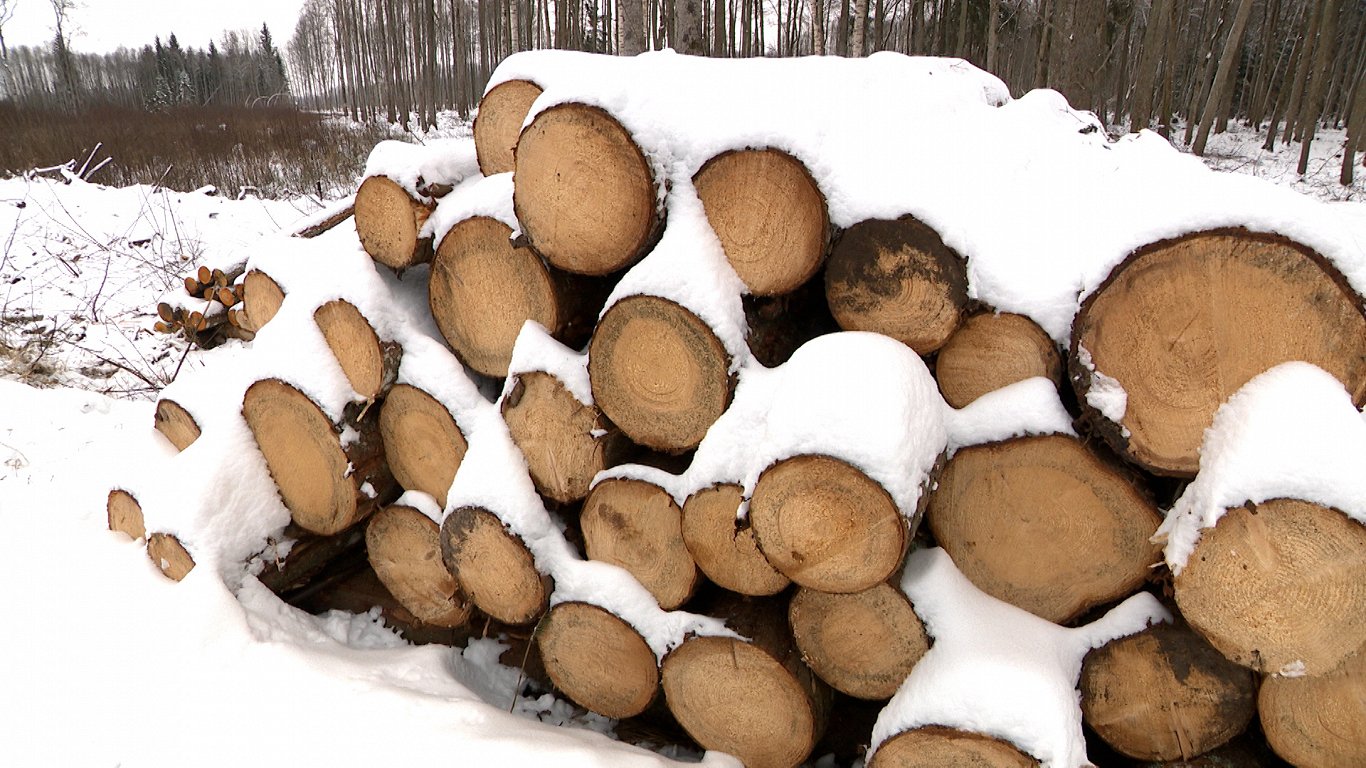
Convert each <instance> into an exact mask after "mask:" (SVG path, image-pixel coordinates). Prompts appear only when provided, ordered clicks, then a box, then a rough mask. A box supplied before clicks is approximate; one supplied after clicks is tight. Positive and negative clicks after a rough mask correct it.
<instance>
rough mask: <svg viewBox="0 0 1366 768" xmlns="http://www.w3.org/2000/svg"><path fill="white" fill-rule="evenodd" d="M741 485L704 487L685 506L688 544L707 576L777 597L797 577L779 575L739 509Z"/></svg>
mask: <svg viewBox="0 0 1366 768" xmlns="http://www.w3.org/2000/svg"><path fill="white" fill-rule="evenodd" d="M742 500H743V497H742V489H741V488H740V486H738V485H733V484H730V483H726V484H722V485H715V486H712V487H711V488H704V489H702V490H700V491H698V492H697V493H694V494H693V495H692V496H689V497H688V500H687V501H686V502H684V504H683V543H684V544H685V545H686V546H687V547H688V552H690V553H692V557H693V561H694V562H696V563H697V567H698V569H699V570H701V571H702V573H704V574H706V576H707V578H709V579H711V580H712V581H713V582H715V583H716V584H718V585H719V586H721V587H724V588H726V589H728V590H730V591H732V592H736V593H739V594H742V595H752V596H756V597H757V596H765V595H776V594H778V593H779V592H781V591H783V590H784V589H786V588H787V585H788V584H791V583H792V580H791V579H789V578H787V577H786V576H784V575H783V574H781V573H779V572H778V570H777V569H775V568H774V567H773V566H772V565H771V564H769V562H768V560H767V559H766V558H765V557H764V554H763V553H762V552H760V551H759V545H758V543H757V542H756V541H755V540H754V529H753V528H752V527H751V526H750V525H749V524H748V523H744V524H742V523H741V522H740V521H739V520H738V519H737V518H736V512H737V511H738V510H739V508H740V502H741V501H742Z"/></svg>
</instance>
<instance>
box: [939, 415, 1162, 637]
mask: <svg viewBox="0 0 1366 768" xmlns="http://www.w3.org/2000/svg"><path fill="white" fill-rule="evenodd" d="M926 522H927V523H928V524H929V526H930V531H931V532H932V533H933V534H934V537H935V540H936V541H937V542H939V545H940V546H942V547H943V548H944V549H945V550H947V551H948V552H949V555H950V556H952V557H953V561H954V563H955V564H957V566H958V568H959V570H961V571H962V572H963V575H965V576H967V577H968V579H970V580H971V581H972V583H973V584H975V585H976V586H977V587H978V588H979V589H981V590H982V591H983V592H986V593H987V594H989V595H992V596H993V597H996V598H997V599H1000V600H1004V601H1006V602H1008V603H1011V604H1012V605H1015V606H1018V607H1020V608H1023V609H1025V610H1026V611H1029V612H1030V613H1033V614H1035V615H1036V616H1041V617H1043V618H1045V619H1048V620H1049V621H1053V622H1057V623H1064V622H1067V621H1069V620H1071V619H1073V618H1076V617H1077V616H1079V615H1080V614H1082V613H1083V612H1085V611H1087V610H1088V609H1090V608H1093V607H1096V606H1098V605H1101V604H1103V603H1107V602H1110V601H1112V600H1117V599H1119V598H1121V597H1124V596H1125V595H1128V594H1130V593H1132V592H1133V591H1134V590H1136V589H1137V588H1138V587H1139V586H1140V585H1141V584H1142V583H1143V581H1144V579H1145V578H1146V577H1147V575H1148V573H1149V571H1150V569H1151V567H1152V566H1153V565H1154V564H1156V563H1157V562H1158V561H1159V560H1160V559H1161V556H1160V553H1159V550H1158V547H1157V545H1156V544H1153V543H1152V542H1151V541H1150V540H1149V537H1151V536H1152V534H1153V532H1154V531H1156V530H1157V527H1158V525H1159V524H1160V523H1161V516H1160V515H1159V514H1158V511H1157V509H1156V507H1154V506H1153V504H1152V502H1151V501H1149V500H1148V499H1147V498H1145V497H1144V496H1143V494H1141V493H1140V492H1139V491H1138V490H1137V489H1136V487H1135V484H1134V482H1133V480H1132V479H1131V478H1130V477H1129V475H1128V473H1127V472H1126V471H1125V469H1124V468H1123V467H1121V466H1120V465H1119V464H1118V463H1117V462H1111V461H1107V460H1104V459H1102V458H1101V457H1100V456H1098V455H1097V454H1095V453H1093V452H1091V451H1090V450H1088V449H1087V448H1086V447H1085V446H1084V445H1083V444H1082V443H1081V442H1080V441H1079V440H1077V439H1076V438H1074V437H1070V436H1065V435H1049V436H1042V437H1027V438H1020V439H1015V440H1007V441H1005V442H1001V443H991V444H987V445H980V446H973V447H970V448H964V449H962V450H960V451H958V453H956V454H955V455H954V457H953V458H952V459H950V460H949V463H948V465H947V466H946V467H945V469H944V473H943V475H942V476H941V477H940V478H939V486H938V488H936V489H935V490H934V491H933V492H932V493H931V495H930V499H929V509H928V511H927V512H926Z"/></svg>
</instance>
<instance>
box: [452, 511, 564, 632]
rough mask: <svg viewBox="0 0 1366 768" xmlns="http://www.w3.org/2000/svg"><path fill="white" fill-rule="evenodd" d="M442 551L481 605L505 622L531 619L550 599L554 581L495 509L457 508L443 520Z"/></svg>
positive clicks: (464, 587) (548, 603) (480, 606)
mask: <svg viewBox="0 0 1366 768" xmlns="http://www.w3.org/2000/svg"><path fill="white" fill-rule="evenodd" d="M441 557H442V559H443V560H444V561H445V563H446V568H447V569H449V570H450V572H451V574H452V575H454V576H455V580H456V582H457V583H459V584H460V586H461V587H462V588H463V589H464V590H465V594H466V595H468V596H469V599H470V601H471V602H473V603H474V605H475V606H476V607H478V608H479V610H481V611H483V612H484V613H486V614H488V615H489V616H492V617H493V618H495V619H497V620H498V621H501V622H503V623H505V624H530V623H532V622H534V621H536V620H537V619H539V618H540V617H541V615H542V614H544V613H545V611H546V608H547V607H549V605H550V593H551V592H552V591H553V588H554V587H553V583H552V581H551V579H550V577H549V576H548V575H545V574H543V573H541V571H540V570H538V569H537V567H536V558H535V556H534V555H533V554H532V553H531V550H529V549H527V545H526V543H525V542H523V541H522V539H521V538H520V537H518V536H517V534H515V533H513V532H512V531H510V530H508V529H507V527H506V526H504V525H503V522H502V520H500V519H499V518H498V516H497V515H495V514H494V513H492V512H490V511H488V510H487V509H481V508H479V507H475V506H464V507H459V508H456V509H454V510H452V511H450V512H448V513H447V514H446V517H445V519H444V520H442V522H441Z"/></svg>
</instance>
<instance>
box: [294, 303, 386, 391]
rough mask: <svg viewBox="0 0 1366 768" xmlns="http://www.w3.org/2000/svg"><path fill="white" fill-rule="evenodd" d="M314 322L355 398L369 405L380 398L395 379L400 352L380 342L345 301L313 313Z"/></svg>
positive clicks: (369, 326) (357, 312) (353, 307)
mask: <svg viewBox="0 0 1366 768" xmlns="http://www.w3.org/2000/svg"><path fill="white" fill-rule="evenodd" d="M313 322H314V323H317V325H318V330H319V331H321V332H322V335H323V338H324V339H325V340H326V341H327V346H328V348H329V349H331V350H332V356H333V357H335V358H337V364H338V365H340V366H341V369H342V373H343V374H345V375H346V380H347V381H348V382H350V384H351V388H352V389H353V390H355V391H356V394H358V395H360V396H361V397H362V398H363V399H365V400H366V401H369V402H374V401H376V400H378V399H380V398H381V397H383V396H384V393H385V392H387V391H388V390H389V388H390V387H391V386H393V384H394V380H395V379H396V378H397V377H398V366H399V360H400V359H402V357H403V348H402V347H401V346H399V345H398V344H397V343H396V342H393V341H384V340H381V339H380V337H379V336H378V335H377V334H376V333H375V329H374V327H373V326H371V325H370V321H369V320H367V319H365V315H363V314H361V312H360V310H359V309H356V305H354V304H352V303H351V302H349V301H347V300H345V299H333V300H332V301H329V302H327V303H326V304H323V305H322V306H320V307H318V308H317V309H315V310H313Z"/></svg>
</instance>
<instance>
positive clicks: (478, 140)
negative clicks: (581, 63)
mask: <svg viewBox="0 0 1366 768" xmlns="http://www.w3.org/2000/svg"><path fill="white" fill-rule="evenodd" d="M540 95H541V87H540V86H538V85H536V84H535V83H533V82H531V81H530V80H508V81H507V82H503V83H499V84H498V85H495V86H494V87H492V88H490V89H489V92H488V93H486V94H484V97H483V98H482V99H480V100H479V113H478V114H477V115H475V117H474V153H475V155H476V156H477V157H478V159H479V172H480V173H482V174H484V175H485V176H493V175H494V174H498V173H507V172H509V171H511V170H512V169H513V167H514V165H515V162H516V161H515V159H514V155H513V153H514V152H515V151H516V149H517V136H518V134H520V133H521V132H522V123H523V122H525V121H526V116H527V112H529V111H531V103H532V102H534V101H535V100H536V98H537V97H538V96H540Z"/></svg>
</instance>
